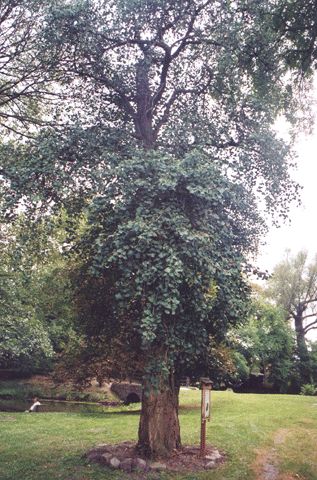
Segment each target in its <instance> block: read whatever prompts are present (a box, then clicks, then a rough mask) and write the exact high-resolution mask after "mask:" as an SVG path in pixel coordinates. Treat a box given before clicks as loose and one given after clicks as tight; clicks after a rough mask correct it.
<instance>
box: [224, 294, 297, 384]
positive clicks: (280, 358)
mask: <svg viewBox="0 0 317 480" xmlns="http://www.w3.org/2000/svg"><path fill="white" fill-rule="evenodd" d="M231 338H232V341H233V344H234V346H235V348H236V349H237V350H238V352H240V353H241V354H242V355H243V356H244V357H245V359H246V360H247V362H248V365H249V367H250V373H252V372H254V373H257V372H261V373H263V374H264V380H265V381H266V382H269V383H271V384H272V385H273V388H274V389H275V390H277V391H280V392H282V393H283V392H286V391H287V388H288V384H289V381H290V377H291V370H292V366H293V352H294V336H293V332H292V330H291V328H290V327H289V326H288V325H287V324H286V322H285V319H284V316H283V312H281V310H279V309H278V308H276V307H274V306H273V305H270V304H268V303H264V302H259V301H257V302H254V303H253V306H252V308H251V312H250V316H249V319H248V322H247V323H246V324H245V325H243V326H241V327H239V328H238V329H237V330H236V331H234V332H233V333H232V334H231Z"/></svg>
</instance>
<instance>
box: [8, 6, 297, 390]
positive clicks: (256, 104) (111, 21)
mask: <svg viewBox="0 0 317 480" xmlns="http://www.w3.org/2000/svg"><path fill="white" fill-rule="evenodd" d="M273 6H274V5H272V2H271V1H264V2H247V3H246V2H244V1H241V2H240V1H238V2H236V1H235V2H233V1H229V2H218V3H217V2H201V1H200V0H189V1H186V2H171V1H170V0H164V1H162V2H161V1H160V2H156V1H154V2H143V0H142V1H141V2H139V1H138V2H130V1H127V0H121V1H119V2H117V1H114V0H110V1H108V2H99V1H95V0H93V1H92V0H85V1H81V0H80V1H74V2H68V1H62V0H61V1H59V2H53V3H50V4H48V5H47V8H46V6H45V8H46V10H45V13H46V16H45V19H44V22H43V31H42V32H41V35H42V37H41V38H42V39H43V45H44V49H43V51H41V52H39V59H41V61H43V62H44V63H45V62H47V61H48V62H49V65H50V66H51V67H56V70H55V74H56V78H58V79H59V80H60V83H61V85H60V86H59V87H60V88H61V90H62V91H63V95H64V99H65V100H64V101H63V104H62V105H59V107H58V110H57V112H56V115H59V114H60V115H61V118H63V125H60V126H59V128H46V129H44V128H43V129H42V130H41V131H40V132H39V133H38V135H37V137H36V138H35V139H34V140H33V141H30V142H24V143H20V144H19V145H17V144H14V143H7V144H5V145H1V146H0V160H1V162H2V163H3V175H4V178H5V180H6V184H5V194H6V195H5V200H6V201H7V205H9V206H10V207H11V208H12V205H13V207H14V206H15V205H16V204H17V203H18V202H19V201H21V199H23V205H24V206H25V208H26V210H27V212H28V215H30V218H31V219H33V220H34V218H35V219H38V211H43V210H44V211H46V213H51V212H52V210H57V209H59V208H60V206H64V208H65V209H66V210H67V212H68V213H69V215H81V214H83V215H84V216H87V219H88V220H87V222H88V224H87V227H86V228H85V230H84V232H83V235H82V238H80V239H79V240H78V239H77V240H78V241H75V242H73V243H72V245H73V246H74V252H75V253H76V254H77V259H78V263H77V264H76V266H75V268H74V270H76V274H77V275H78V276H77V279H78V280H80V286H79V288H78V289H77V291H76V302H77V309H78V319H79V322H78V323H79V324H80V325H79V326H78V332H79V336H78V339H77V340H78V342H77V343H79V344H80V345H81V346H80V347H79V348H77V347H78V346H77V347H76V348H73V346H74V345H75V344H76V342H73V343H72V342H70V344H69V346H68V347H69V350H70V351H73V353H75V355H72V354H70V356H69V357H68V360H69V361H71V360H70V359H71V357H73V364H72V365H73V369H74V370H75V371H77V372H78V371H79V365H80V362H79V359H81V361H84V360H85V359H86V361H87V362H88V361H91V359H92V358H94V359H95V360H96V362H95V364H97V362H99V363H102V364H103V365H104V366H105V371H106V372H107V373H110V372H111V371H115V372H116V373H118V372H119V371H120V368H119V365H118V364H119V361H118V358H120V359H121V358H122V359H123V361H122V364H123V365H124V364H128V363H129V362H128V360H129V359H130V369H131V365H135V366H136V370H137V371H138V372H139V371H142V372H143V373H144V372H145V373H146V375H147V376H148V377H149V378H151V379H152V383H153V382H155V381H158V379H157V377H158V376H159V375H162V376H164V377H167V376H168V374H172V373H173V374H174V373H175V374H176V375H180V374H182V373H185V372H188V371H193V370H196V371H197V369H198V368H199V369H200V370H201V371H204V370H205V369H208V368H209V363H208V358H207V356H208V355H207V351H208V348H209V347H210V336H212V337H213V338H214V339H215V341H217V342H220V341H222V340H223V339H224V336H225V332H226V331H227V330H228V328H229V327H231V326H233V325H235V324H236V323H237V322H238V321H239V320H240V319H241V318H243V317H244V316H245V314H246V300H247V297H248V294H249V287H248V286H247V283H246V280H245V278H244V276H243V270H244V269H247V268H246V266H247V263H248V260H247V259H248V258H249V255H250V253H256V248H257V244H258V239H259V237H260V236H261V234H262V233H263V232H264V231H265V224H264V221H263V219H262V218H261V215H260V214H259V212H258V198H257V196H259V195H260V196H261V198H262V200H263V201H264V203H265V206H266V209H267V211H268V212H270V213H271V214H272V215H273V216H274V218H275V219H276V218H277V217H278V216H282V217H285V215H287V211H288V208H289V204H290V201H291V200H293V199H294V198H296V196H297V192H298V187H297V185H296V184H294V182H293V181H292V180H291V178H290V174H289V167H290V165H292V162H293V160H292V153H291V150H290V146H289V145H287V144H286V143H284V142H283V141H282V140H280V139H278V138H277V137H276V134H275V131H274V129H273V124H274V121H275V119H276V117H277V116H278V115H279V114H281V113H284V112H288V113H290V112H291V110H292V98H293V90H294V88H295V83H294V79H293V77H292V75H287V69H288V66H287V65H286V64H285V60H284V58H283V53H284V50H283V47H284V46H285V45H284V44H283V42H282V40H281V39H280V36H279V34H278V33H277V32H276V26H275V25H273V23H272V21H271V20H272V17H273V16H274V15H272V14H274V12H275V9H274V8H273V10H274V12H272V7H273ZM281 78H282V79H283V81H280V79H281ZM69 218H71V217H69ZM74 244H75V245H74ZM49 270H50V271H48V272H46V282H47V283H46V284H45V280H44V281H43V283H42V284H41V285H44V288H41V292H42V293H41V298H42V300H43V309H42V310H41V308H38V310H37V311H38V313H39V316H40V317H41V319H44V317H45V316H46V319H44V321H45V322H47V323H49V322H48V321H47V320H48V319H47V314H45V313H44V311H45V312H46V311H47V309H49V310H50V309H51V310H50V312H52V307H51V306H48V301H47V297H46V296H45V285H46V287H47V285H49V284H50V283H51V282H52V283H53V284H54V281H53V278H54V277H55V275H54V269H49ZM62 277H63V278H59V284H60V285H68V284H67V274H66V276H63V275H62ZM63 282H65V283H63ZM55 287H56V290H57V291H58V285H56V284H55ZM48 307H49V308H48ZM53 308H54V311H55V310H57V311H58V312H60V315H61V317H64V316H65V317H66V320H67V321H68V319H69V317H68V313H67V312H65V309H64V307H63V305H60V304H59V302H58V300H57V298H55V302H53ZM85 312H86V313H89V315H87V316H86V315H85ZM64 314H65V315H64ZM70 316H71V314H70ZM56 324H57V323H55V320H54V325H56ZM60 325H62V326H63V325H65V323H63V322H62V323H61V324H60ZM274 328H276V329H278V326H277V323H276V324H274ZM54 335H55V337H56V338H57V340H56V343H61V339H60V337H59V336H60V330H59V331H58V332H56V331H55V332H54ZM261 335H262V334H261ZM276 335H277V334H276ZM263 336H264V333H263V335H262V337H263ZM285 345H288V343H287V340H286V339H285ZM74 350H77V354H76V352H74ZM287 351H288V350H287ZM85 352H86V353H85ZM133 352H134V353H133ZM272 352H274V353H275V354H276V353H277V352H278V347H277V346H276V345H275V344H274V345H272ZM263 355H264V353H263ZM263 355H262V357H263ZM136 357H139V360H138V358H136ZM270 358H271V357H270ZM140 359H141V360H142V361H140ZM68 360H67V359H66V357H65V362H66V364H67V362H68ZM240 360H241V359H240ZM262 360H263V361H264V360H265V361H268V359H264V357H263V358H262ZM107 362H109V363H107ZM270 362H271V359H270ZM272 362H273V360H272ZM281 362H282V360H281V359H280V362H279V365H280V366H281ZM287 368H288V367H287V365H285V366H284V367H283V368H282V370H283V372H284V371H286V370H287ZM87 370H89V369H87ZM273 371H274V372H275V373H274V375H275V377H276V381H277V379H278V378H280V377H282V376H283V375H284V373H283V372H282V373H281V372H278V368H277V366H276V368H274V369H271V375H273ZM86 373H87V374H89V375H91V373H92V371H90V372H86ZM275 377H274V378H275ZM274 381H275V380H274Z"/></svg>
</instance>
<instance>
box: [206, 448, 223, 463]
mask: <svg viewBox="0 0 317 480" xmlns="http://www.w3.org/2000/svg"><path fill="white" fill-rule="evenodd" d="M220 458H222V456H221V455H220V453H219V452H218V450H215V451H214V452H212V453H209V454H208V455H206V457H205V459H206V460H213V461H214V460H219V459H220Z"/></svg>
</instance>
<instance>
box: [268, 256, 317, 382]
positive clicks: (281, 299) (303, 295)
mask: <svg viewBox="0 0 317 480" xmlns="http://www.w3.org/2000/svg"><path fill="white" fill-rule="evenodd" d="M269 294H270V295H271V297H272V298H274V300H275V301H276V303H277V305H279V306H280V307H282V308H283V309H284V311H285V314H286V316H287V318H288V319H289V320H292V321H294V325H295V332H296V339H297V353H298V356H299V360H300V377H301V381H302V383H310V381H311V367H310V359H309V352H308V348H307V340H306V334H307V333H308V332H309V331H311V330H313V329H317V257H315V258H314V259H313V260H312V261H309V259H308V254H307V252H306V251H300V252H298V254H297V255H294V256H292V255H291V254H290V252H288V253H287V256H286V258H285V260H283V261H282V262H280V263H279V264H278V265H277V266H276V267H275V269H274V271H273V275H272V278H271V279H270V280H269Z"/></svg>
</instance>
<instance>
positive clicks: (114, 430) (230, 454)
mask: <svg viewBox="0 0 317 480" xmlns="http://www.w3.org/2000/svg"><path fill="white" fill-rule="evenodd" d="M199 403H200V392H199V391H183V392H182V393H181V411H180V419H181V428H182V440H183V443H184V444H197V443H198V442H199V428H200V423H199V413H200V411H199ZM137 426H138V412H137V411H135V412H133V411H130V412H115V411H114V412H111V413H110V412H109V413H105V414H94V415H92V414H65V413H42V414H41V413H39V414H36V415H30V414H25V413H18V414H6V413H1V414H0V432H1V440H0V478H1V479H2V480H17V479H23V480H40V479H41V480H42V479H43V478H45V480H57V479H63V480H101V479H103V480H108V479H109V480H110V479H111V480H115V479H119V478H124V475H123V474H122V473H121V472H120V473H119V472H112V471H109V470H104V469H102V468H101V467H97V466H95V465H89V464H88V463H87V462H86V461H85V459H84V458H82V455H83V454H84V453H85V451H86V450H87V449H89V448H91V447H92V446H94V445H96V444H98V443H116V442H120V441H123V440H135V439H136V435H137ZM207 435H208V442H209V443H212V444H213V445H215V446H217V447H218V448H219V449H220V450H222V451H224V452H226V454H227V461H226V463H225V465H224V466H222V467H220V468H219V469H217V470H215V471H212V472H203V473H199V474H195V475H193V474H191V475H187V476H186V475H178V476H175V475H174V476H173V477H172V478H173V479H177V480H181V479H187V480H195V479H197V480H207V479H213V480H231V479H232V480H240V479H241V480H242V479H245V480H254V479H256V478H259V479H261V468H262V469H263V468H265V461H266V462H268V461H269V462H272V463H274V464H275V465H277V466H278V470H279V475H280V476H279V477H278V479H282V478H288V479H293V478H294V479H295V478H297V479H303V480H304V479H305V480H317V455H316V442H317V399H316V397H301V396H287V395H283V396H282V395H271V396H269V395H238V394H234V393H232V392H214V393H213V405H212V421H211V422H210V423H209V424H208V431H207ZM286 474H288V476H286ZM283 475H284V476H283ZM149 478H150V477H149ZM156 478H157V477H156ZM161 478H162V479H164V478H169V477H168V476H167V475H164V474H162V475H161ZM262 478H265V477H264V476H263V477H262Z"/></svg>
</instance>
